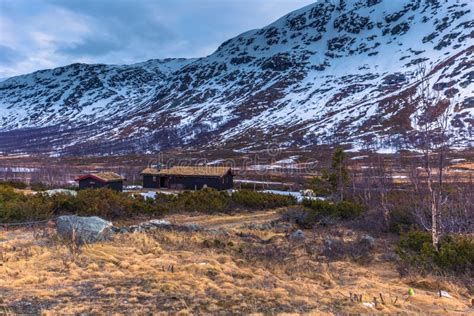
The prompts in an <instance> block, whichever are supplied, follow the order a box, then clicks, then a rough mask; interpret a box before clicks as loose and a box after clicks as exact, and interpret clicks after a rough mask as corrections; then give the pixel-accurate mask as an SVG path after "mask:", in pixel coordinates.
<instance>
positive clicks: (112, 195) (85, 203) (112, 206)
mask: <svg viewBox="0 0 474 316" xmlns="http://www.w3.org/2000/svg"><path fill="white" fill-rule="evenodd" d="M295 203H296V201H295V199H294V198H293V197H291V196H282V195H276V194H268V193H262V192H253V191H245V190H243V191H238V192H235V193H234V194H228V193H227V192H220V191H216V190H213V189H205V190H201V191H196V192H183V193H180V194H178V195H177V196H173V195H169V194H157V195H156V198H155V199H143V198H142V197H141V196H137V197H133V196H130V195H129V194H126V193H121V192H116V191H113V190H110V189H89V190H81V191H79V192H78V193H77V195H75V196H74V195H70V194H67V193H60V194H55V195H52V196H49V195H47V194H36V195H29V196H28V195H23V194H20V193H16V192H15V191H14V189H13V188H12V187H10V186H0V222H12V221H22V220H34V219H45V218H50V217H53V216H57V215H61V214H77V215H81V216H100V217H103V218H106V219H114V218H119V217H130V216H134V215H139V214H142V215H153V216H161V215H164V214H167V213H171V212H176V213H179V212H201V213H211V214H212V213H219V212H220V213H222V212H232V211H234V210H238V209H241V208H245V209H268V208H276V207H281V206H287V205H292V204H295Z"/></svg>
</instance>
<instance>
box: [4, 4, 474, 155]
mask: <svg viewBox="0 0 474 316" xmlns="http://www.w3.org/2000/svg"><path fill="white" fill-rule="evenodd" d="M473 6H474V5H473V3H472V2H470V1H468V0H462V1H456V2H454V1H453V2H445V1H440V0H403V1H397V2H393V1H392V2H391V1H387V0H352V1H329V0H326V1H317V2H316V3H314V4H311V5H308V6H306V7H303V8H301V9H299V10H296V11H294V12H291V13H289V14H287V15H285V16H283V17H282V18H280V19H278V20H277V21H275V22H273V23H271V24H270V25H268V26H266V27H263V28H261V29H256V30H251V31H248V32H244V33H242V34H240V35H238V36H236V37H234V38H232V39H229V40H228V41H226V42H224V43H223V44H221V45H220V46H219V48H218V49H217V50H216V51H215V52H214V53H213V54H211V55H209V56H206V57H202V58H196V59H188V60H187V59H165V60H150V61H147V62H143V63H137V64H133V65H118V66H117V65H84V64H73V65H69V66H65V67H59V68H56V69H52V70H43V71H39V72H35V73H33V74H29V75H23V76H19V77H14V78H9V79H7V80H6V81H3V82H0V100H1V101H0V123H1V126H2V127H1V128H0V148H4V150H1V151H4V152H12V151H25V152H41V151H44V152H54V153H61V154H87V153H90V152H91V151H92V150H93V149H94V150H96V152H97V153H100V154H108V153H110V154H112V153H114V154H116V153H131V152H153V151H158V150H160V149H163V148H170V147H188V148H192V147H206V148H219V147H227V148H235V149H245V148H259V147H265V146H267V145H268V144H269V143H274V144H276V145H278V146H283V147H291V146H298V147H304V146H311V145H314V144H318V143H331V142H341V141H342V142H348V143H352V144H354V145H356V146H361V144H362V143H363V142H366V141H368V140H369V139H372V140H374V139H375V140H383V139H387V138H388V139H389V140H388V141H387V142H386V143H384V141H381V146H392V145H393V144H392V143H393V142H394V140H392V138H393V139H397V138H398V137H399V136H400V135H402V134H403V133H404V132H406V131H409V130H410V129H411V128H412V127H413V126H412V116H413V113H414V112H415V109H416V105H415V104H411V103H413V100H416V98H417V88H416V87H417V85H418V78H417V69H418V68H419V67H420V65H422V64H426V65H427V66H428V67H429V68H430V69H432V70H433V71H432V73H431V75H430V78H431V81H432V86H433V87H434V88H436V90H437V91H439V93H440V94H443V95H444V97H445V98H448V99H451V101H452V109H453V114H452V115H451V117H450V121H451V126H452V128H453V130H454V131H455V135H456V136H455V137H456V139H458V140H459V142H460V143H461V144H463V145H466V144H468V145H469V142H471V141H472V125H473V122H474V113H473V112H474V111H473V108H474V98H473V95H474V91H473V90H474V89H473V80H474V75H473V73H474V72H473V70H472V69H473V62H472V60H473V57H472V55H473V53H474V45H473V44H474V43H473V38H474V21H473V13H472V11H473ZM43 75H44V76H43ZM410 100H411V102H410Z"/></svg>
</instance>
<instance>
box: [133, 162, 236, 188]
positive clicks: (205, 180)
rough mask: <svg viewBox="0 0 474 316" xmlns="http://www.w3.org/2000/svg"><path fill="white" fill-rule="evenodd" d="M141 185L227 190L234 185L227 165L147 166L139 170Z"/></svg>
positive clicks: (146, 186)
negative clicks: (156, 167) (164, 167)
mask: <svg viewBox="0 0 474 316" xmlns="http://www.w3.org/2000/svg"><path fill="white" fill-rule="evenodd" d="M141 175H142V176H143V187H144V188H148V189H176V190H200V189H202V188H214V189H217V190H229V189H232V188H233V186H234V181H233V178H234V175H233V174H232V170H231V168H228V167H210V166H203V167H171V168H169V169H155V168H147V169H145V170H143V171H142V172H141Z"/></svg>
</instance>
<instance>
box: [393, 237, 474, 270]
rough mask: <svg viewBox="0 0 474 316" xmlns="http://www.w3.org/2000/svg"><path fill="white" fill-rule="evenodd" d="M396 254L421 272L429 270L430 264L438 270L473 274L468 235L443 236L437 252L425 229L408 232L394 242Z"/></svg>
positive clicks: (473, 252)
mask: <svg viewBox="0 0 474 316" xmlns="http://www.w3.org/2000/svg"><path fill="white" fill-rule="evenodd" d="M397 253H398V254H399V255H400V258H401V259H402V260H403V261H404V262H405V263H406V264H407V265H409V266H413V267H416V268H419V269H421V270H423V271H433V267H438V268H439V271H450V272H454V273H457V274H468V275H470V276H471V277H472V276H474V240H473V238H472V236H462V235H449V236H445V237H444V238H442V240H441V245H440V249H439V251H436V249H435V248H434V247H433V245H432V239H431V234H430V233H429V232H424V231H411V232H408V233H407V234H406V235H405V236H403V238H402V239H401V240H400V242H399V243H398V245H397Z"/></svg>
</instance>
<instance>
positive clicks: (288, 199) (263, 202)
mask: <svg viewBox="0 0 474 316" xmlns="http://www.w3.org/2000/svg"><path fill="white" fill-rule="evenodd" d="M231 199H232V203H233V204H234V206H235V207H246V208H252V209H267V208H276V207H283V206H289V205H293V204H296V199H295V198H294V197H293V196H289V195H279V194H272V193H264V192H257V191H249V190H241V191H236V192H234V193H233V194H232V196H231Z"/></svg>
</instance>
